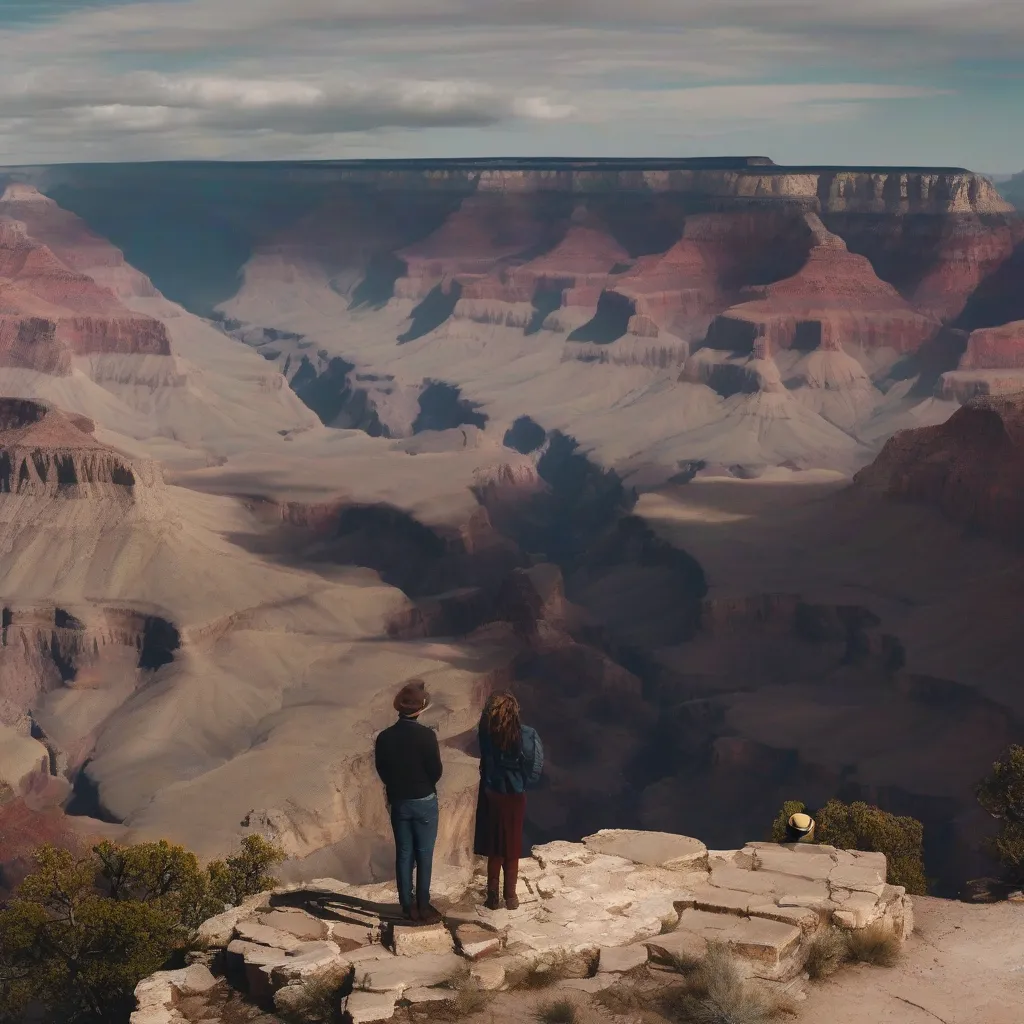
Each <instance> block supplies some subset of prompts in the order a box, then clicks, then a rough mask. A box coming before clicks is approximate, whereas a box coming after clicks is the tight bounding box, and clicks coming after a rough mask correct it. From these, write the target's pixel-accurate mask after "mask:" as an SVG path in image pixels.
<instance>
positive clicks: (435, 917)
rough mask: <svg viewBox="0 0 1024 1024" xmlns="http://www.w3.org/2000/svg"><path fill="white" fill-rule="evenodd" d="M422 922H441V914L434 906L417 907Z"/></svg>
mask: <svg viewBox="0 0 1024 1024" xmlns="http://www.w3.org/2000/svg"><path fill="white" fill-rule="evenodd" d="M417 912H418V914H419V922H420V924H440V922H441V915H440V914H439V913H438V912H437V911H436V910H435V909H434V908H433V907H419V908H417Z"/></svg>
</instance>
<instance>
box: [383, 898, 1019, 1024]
mask: <svg viewBox="0 0 1024 1024" xmlns="http://www.w3.org/2000/svg"><path fill="white" fill-rule="evenodd" d="M914 908H915V917H916V925H917V927H916V929H915V932H914V935H913V936H912V937H911V938H910V939H909V940H908V942H907V944H906V946H905V947H904V955H903V957H902V958H901V960H900V962H899V963H898V964H897V965H896V966H895V967H892V968H882V967H867V966H860V965H858V966H852V967H848V968H845V969H843V970H842V971H841V972H840V973H839V974H837V975H835V976H833V977H832V978H830V979H828V980H827V981H823V982H811V983H808V984H807V985H806V992H807V998H806V999H804V1000H801V1001H799V1002H798V1003H796V1011H797V1012H796V1016H795V1017H784V1018H782V1020H791V1021H792V1022H793V1024H804V1022H807V1024H810V1022H812V1021H814V1022H827V1024H936V1022H939V1024H1024V904H1014V903H1000V904H993V905H986V906H981V905H970V904H965V903H959V902H955V901H952V900H939V899H932V898H926V897H915V899H914ZM647 984H650V980H649V979H648V981H647ZM566 998H568V999H570V1000H571V1001H572V1002H573V1003H575V1004H576V1006H577V1007H578V1009H577V1013H576V1015H575V1021H574V1022H573V1024H625V1022H626V1021H627V1020H629V1021H631V1022H632V1024H641V1022H642V1021H643V1020H644V1019H650V1020H653V1019H655V1018H654V1016H653V1015H651V1016H650V1017H648V1015H647V1014H643V1013H642V1012H639V1008H636V1009H634V1010H633V1011H631V1012H629V1011H627V1012H626V1013H625V1014H624V1015H620V1014H618V1013H614V1012H612V1011H611V1010H610V1009H609V1008H608V1007H605V1006H602V1005H601V1004H600V1003H599V1002H598V1001H597V1000H595V999H594V998H593V997H591V996H590V995H588V994H585V993H583V992H577V991H568V990H566V989H563V988H562V986H561V985H555V986H552V987H550V988H546V989H543V990H540V991H516V992H502V993H498V994H496V995H495V997H493V998H492V999H490V1000H488V1002H487V1003H486V1005H485V1006H484V1007H482V1008H481V1009H480V1010H478V1011H477V1012H476V1013H470V1014H468V1015H466V1016H464V1017H462V1018H461V1020H460V1021H459V1024H527V1022H537V1021H541V1022H543V1021H545V1015H544V1014H543V1009H544V1007H545V1006H547V1005H549V1004H551V1003H552V1002H555V1001H560V1000H564V999H566ZM651 1009H653V1006H652V1007H651ZM456 1016H458V1015H454V1014H450V1013H446V1012H445V1010H443V1009H441V1008H440V1007H437V1006H429V1005H424V1006H420V1007H416V1008H413V1009H410V1010H405V1011H399V1014H398V1015H397V1016H396V1020H398V1021H402V1022H408V1024H439V1022H441V1021H451V1020H453V1019H455V1017H456ZM566 1024H568V1022H566Z"/></svg>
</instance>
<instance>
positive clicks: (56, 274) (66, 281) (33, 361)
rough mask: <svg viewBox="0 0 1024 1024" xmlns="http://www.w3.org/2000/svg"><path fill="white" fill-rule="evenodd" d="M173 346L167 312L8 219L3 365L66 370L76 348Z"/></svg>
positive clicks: (151, 350)
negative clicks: (133, 304)
mask: <svg viewBox="0 0 1024 1024" xmlns="http://www.w3.org/2000/svg"><path fill="white" fill-rule="evenodd" d="M9 205H10V204H0V208H2V207H3V206H9ZM45 209H47V208H46V207H44V210H45ZM0 212H2V209H0ZM170 351H171V350H170V342H169V339H168V337H167V330H166V328H165V327H164V325H163V324H162V323H161V322H160V321H159V320H156V319H154V318H153V317H148V316H145V315H143V314H140V313H134V312H132V311H131V310H129V309H127V308H126V307H125V306H124V305H122V304H121V302H120V300H119V299H118V298H117V296H116V295H114V293H113V292H112V291H111V290H110V289H109V288H105V287H102V286H101V285H99V284H97V283H96V281H94V280H93V279H92V278H91V277H89V276H88V275H86V274H83V273H79V272H78V271H75V270H72V269H70V268H69V267H68V266H67V265H65V264H64V263H63V262H62V261H61V260H59V259H58V258H57V256H56V254H55V253H54V252H53V251H52V250H50V249H49V248H48V247H47V246H45V245H43V244H41V243H40V242H38V241H37V240H36V239H34V238H31V237H29V236H28V235H27V234H26V233H25V229H24V226H23V224H21V223H17V222H13V221H4V220H0V365H2V366H14V367H23V368H26V369H31V370H37V371H39V372H41V373H50V374H58V375H66V374H69V373H70V372H71V357H72V356H75V355H90V354H100V353H118V354H123V355H164V356H166V355H170Z"/></svg>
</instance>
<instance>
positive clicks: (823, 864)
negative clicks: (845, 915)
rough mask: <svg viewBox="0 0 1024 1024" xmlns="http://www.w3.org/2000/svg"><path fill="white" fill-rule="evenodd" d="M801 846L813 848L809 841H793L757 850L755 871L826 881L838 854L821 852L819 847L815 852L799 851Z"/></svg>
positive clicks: (834, 865)
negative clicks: (788, 843) (804, 842)
mask: <svg viewBox="0 0 1024 1024" xmlns="http://www.w3.org/2000/svg"><path fill="white" fill-rule="evenodd" d="M802 847H806V848H807V849H814V847H812V846H811V844H809V843H807V844H802V843H795V844H791V845H786V846H769V847H766V848H761V849H759V850H757V853H756V860H755V863H756V869H757V871H772V872H774V873H775V874H777V875H793V876H794V877H796V878H804V879H808V880H810V881H816V882H825V881H827V880H828V876H829V875H830V874H831V873H832V871H833V869H834V868H835V867H836V864H837V857H838V855H837V854H835V853H825V852H822V848H820V847H819V848H818V852H817V853H801V852H799V851H800V850H801V848H802Z"/></svg>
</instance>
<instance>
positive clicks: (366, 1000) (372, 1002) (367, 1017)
mask: <svg viewBox="0 0 1024 1024" xmlns="http://www.w3.org/2000/svg"><path fill="white" fill-rule="evenodd" d="M397 1002H398V995H397V994H396V993H394V992H365V991H356V992H353V993H352V994H351V995H350V996H349V997H348V999H346V1000H345V1013H346V1014H347V1016H348V1018H349V1019H350V1020H351V1021H352V1024H372V1022H374V1021H378V1020H391V1018H392V1017H394V1015H395V1004H396V1003H397Z"/></svg>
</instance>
